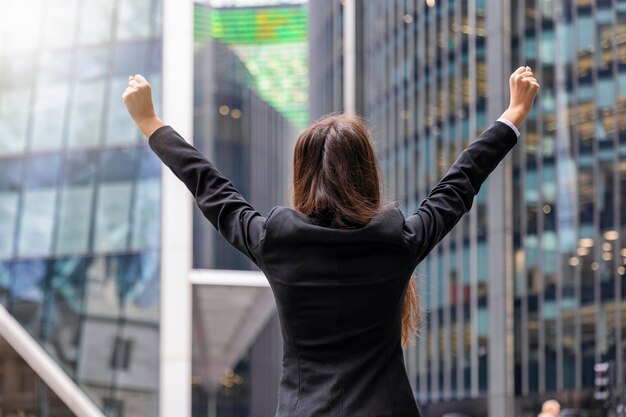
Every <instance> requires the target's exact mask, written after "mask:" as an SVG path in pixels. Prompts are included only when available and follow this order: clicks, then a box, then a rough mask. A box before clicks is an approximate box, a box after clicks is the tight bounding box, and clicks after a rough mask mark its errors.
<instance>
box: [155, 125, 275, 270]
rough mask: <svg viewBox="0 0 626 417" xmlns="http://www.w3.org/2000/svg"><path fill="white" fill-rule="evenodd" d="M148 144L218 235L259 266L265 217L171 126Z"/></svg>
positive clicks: (165, 127) (156, 132) (163, 127)
mask: <svg viewBox="0 0 626 417" xmlns="http://www.w3.org/2000/svg"><path fill="white" fill-rule="evenodd" d="M148 143H149V145H150V148H151V149H152V150H153V151H154V153H156V154H157V156H158V157H159V158H160V159H161V160H162V161H163V163H164V164H165V165H166V166H167V167H168V168H169V169H170V170H171V171H172V172H173V173H174V175H176V177H178V179H180V180H181V181H182V182H183V183H184V184H185V186H186V187H187V188H188V189H189V191H190V192H191V194H193V196H194V198H195V200H196V204H197V206H198V208H199V209H200V211H201V212H202V214H204V216H205V217H206V218H207V219H208V220H209V221H210V222H211V223H212V224H213V226H214V227H215V228H216V229H217V231H218V232H219V233H220V234H221V235H222V236H223V237H224V238H225V239H226V240H227V241H228V242H229V243H230V244H231V245H233V246H234V247H235V248H237V249H238V250H239V251H241V252H242V253H243V254H244V255H246V256H247V257H248V258H250V259H251V260H252V261H253V262H254V263H255V264H256V265H257V266H259V263H260V250H259V247H260V244H261V241H262V240H263V237H264V234H265V217H263V216H261V214H260V213H259V212H257V211H256V210H255V209H254V208H253V207H252V206H251V205H250V204H249V203H248V202H247V201H246V200H245V199H244V198H243V196H242V195H241V194H240V193H239V192H238V191H237V190H236V189H235V187H234V185H233V184H232V183H231V182H230V181H229V180H228V179H227V178H225V177H224V176H223V175H222V174H221V173H220V172H219V171H218V170H217V168H215V167H214V166H213V164H212V163H211V162H209V161H208V160H207V159H206V157H205V156H204V155H203V154H202V153H201V152H200V151H198V149H196V148H195V147H194V146H192V145H191V144H190V143H188V142H187V141H186V140H185V139H183V138H182V136H181V135H180V134H179V133H178V132H176V131H175V130H174V129H173V128H172V127H171V126H168V125H166V126H161V127H160V128H158V129H157V130H156V131H154V133H152V135H150V138H149V139H148Z"/></svg>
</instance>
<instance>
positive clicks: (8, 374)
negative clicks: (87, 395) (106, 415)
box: [0, 338, 74, 417]
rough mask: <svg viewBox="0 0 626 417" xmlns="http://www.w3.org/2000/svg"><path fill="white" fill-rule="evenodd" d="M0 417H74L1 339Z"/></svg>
mask: <svg viewBox="0 0 626 417" xmlns="http://www.w3.org/2000/svg"><path fill="white" fill-rule="evenodd" d="M0 392H1V393H2V395H0V415H2V416H20V417H35V416H50V417H74V414H73V413H72V412H71V411H70V410H69V409H68V408H67V407H66V406H65V404H63V402H61V401H60V400H59V399H58V398H57V396H56V395H55V394H54V392H52V390H51V389H50V388H49V387H48V386H47V385H46V384H45V383H44V382H43V381H41V380H40V379H39V377H38V376H37V374H36V373H35V372H34V371H33V370H32V369H31V368H30V367H29V366H28V364H27V363H26V362H24V360H23V359H22V357H21V356H19V355H18V354H17V352H15V351H14V350H13V349H12V348H11V346H10V345H9V344H8V343H7V342H6V341H5V340H4V339H1V338H0Z"/></svg>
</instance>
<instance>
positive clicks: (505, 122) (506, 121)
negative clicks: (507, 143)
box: [498, 117, 520, 138]
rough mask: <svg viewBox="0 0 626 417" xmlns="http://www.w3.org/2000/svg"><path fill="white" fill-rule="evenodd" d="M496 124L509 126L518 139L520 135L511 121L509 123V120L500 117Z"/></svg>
mask: <svg viewBox="0 0 626 417" xmlns="http://www.w3.org/2000/svg"><path fill="white" fill-rule="evenodd" d="M498 122H502V123H504V124H505V125H507V126H509V127H510V128H511V129H513V132H515V134H516V135H517V137H518V138H519V135H520V133H519V129H518V128H517V127H516V126H515V125H514V124H513V122H512V121H510V120H509V119H505V118H504V117H501V118H499V119H498Z"/></svg>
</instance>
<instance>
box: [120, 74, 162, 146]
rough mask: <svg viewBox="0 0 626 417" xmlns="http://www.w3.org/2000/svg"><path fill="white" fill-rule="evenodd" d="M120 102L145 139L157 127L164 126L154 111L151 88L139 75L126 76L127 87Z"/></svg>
mask: <svg viewBox="0 0 626 417" xmlns="http://www.w3.org/2000/svg"><path fill="white" fill-rule="evenodd" d="M122 100H123V101H124V104H125V105H126V109H127V110H128V113H129V114H130V116H131V117H132V118H133V120H134V121H135V123H136V124H137V126H138V127H139V129H141V131H142V132H143V134H144V135H146V137H150V135H151V134H152V133H153V132H154V131H155V130H156V129H158V128H159V127H161V126H164V125H165V123H163V122H162V121H161V120H160V119H159V118H158V117H157V115H156V112H155V111H154V104H152V88H151V87H150V83H148V80H146V79H145V78H144V77H143V76H142V75H141V74H136V75H134V76H133V75H130V76H128V87H126V90H124V93H123V94H122Z"/></svg>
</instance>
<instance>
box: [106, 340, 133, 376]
mask: <svg viewBox="0 0 626 417" xmlns="http://www.w3.org/2000/svg"><path fill="white" fill-rule="evenodd" d="M132 348H133V341H132V340H130V339H123V338H121V337H116V338H115V341H114V342H113V352H112V353H111V360H110V361H109V366H110V367H111V369H124V370H126V369H128V368H129V366H130V353H131V350H132Z"/></svg>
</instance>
